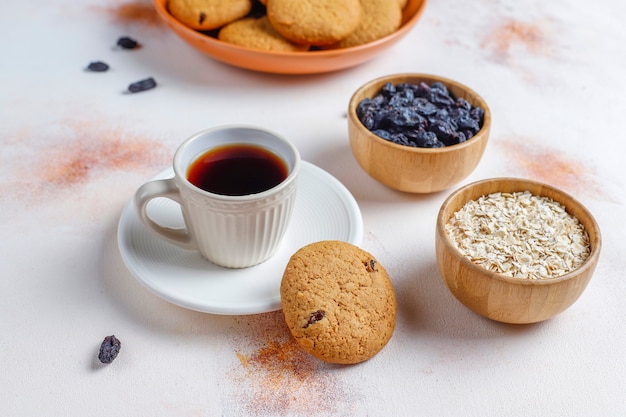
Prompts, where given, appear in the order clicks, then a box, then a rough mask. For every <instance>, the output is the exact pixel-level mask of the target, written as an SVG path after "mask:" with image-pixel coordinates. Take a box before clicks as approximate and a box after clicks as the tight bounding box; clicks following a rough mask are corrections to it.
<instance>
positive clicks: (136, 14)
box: [106, 0, 161, 26]
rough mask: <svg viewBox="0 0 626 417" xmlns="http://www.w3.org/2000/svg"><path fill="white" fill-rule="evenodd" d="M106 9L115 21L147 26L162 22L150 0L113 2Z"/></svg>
mask: <svg viewBox="0 0 626 417" xmlns="http://www.w3.org/2000/svg"><path fill="white" fill-rule="evenodd" d="M106 11H107V12H108V13H109V14H110V15H111V16H112V17H113V19H114V21H115V22H117V23H121V24H125V25H130V24H134V23H140V24H144V25H147V26H156V25H159V24H160V23H161V21H160V19H159V16H158V14H157V12H156V10H155V9H154V6H153V5H152V2H151V1H150V0H144V1H141V0H137V1H131V2H125V3H121V4H113V5H110V6H108V7H107V9H106Z"/></svg>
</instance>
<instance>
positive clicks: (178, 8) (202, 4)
mask: <svg viewBox="0 0 626 417" xmlns="http://www.w3.org/2000/svg"><path fill="white" fill-rule="evenodd" d="M168 9H169V12H170V13H171V14H172V16H174V17H175V18H176V19H178V20H179V21H180V22H181V23H184V24H185V25H186V26H188V27H190V28H192V29H196V30H213V29H217V28H220V27H222V26H224V25H226V24H228V23H231V22H234V21H235V20H237V19H240V18H242V17H244V16H246V15H247V14H248V13H250V10H251V9H252V0H169V2H168Z"/></svg>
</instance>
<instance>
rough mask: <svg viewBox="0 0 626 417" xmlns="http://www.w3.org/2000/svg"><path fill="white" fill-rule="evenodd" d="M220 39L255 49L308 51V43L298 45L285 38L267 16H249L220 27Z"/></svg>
mask: <svg viewBox="0 0 626 417" xmlns="http://www.w3.org/2000/svg"><path fill="white" fill-rule="evenodd" d="M218 39H219V40H221V41H223V42H228V43H232V44H235V45H239V46H245V47H248V48H254V49H263V50H265V51H283V52H295V51H307V50H308V49H309V47H308V46H307V45H298V44H295V43H293V42H290V41H288V40H287V39H285V38H284V37H283V36H282V35H281V34H280V33H278V32H276V30H275V29H274V27H273V26H272V25H271V24H270V22H269V20H268V19H267V16H263V17H260V18H258V19H255V18H253V17H248V18H245V19H240V20H237V21H235V22H232V23H229V24H228V25H226V26H224V27H223V28H222V29H220V31H219V34H218Z"/></svg>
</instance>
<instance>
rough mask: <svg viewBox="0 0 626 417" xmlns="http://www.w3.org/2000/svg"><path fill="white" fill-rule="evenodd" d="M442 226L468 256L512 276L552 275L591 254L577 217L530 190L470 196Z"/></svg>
mask: <svg viewBox="0 0 626 417" xmlns="http://www.w3.org/2000/svg"><path fill="white" fill-rule="evenodd" d="M445 229H446V232H447V233H448V236H449V237H450V239H451V240H452V242H453V243H454V244H455V246H456V247H457V249H459V251H460V252H461V253H462V254H463V255H464V256H465V257H466V258H467V259H469V260H470V261H472V262H474V263H475V264H478V265H480V266H482V267H484V268H486V269H488V270H490V271H493V272H497V273H500V274H503V275H506V276H509V277H514V278H528V279H546V278H554V277H557V276H560V275H563V274H566V273H568V272H570V271H572V270H574V269H576V268H578V267H579V266H580V265H581V264H582V263H583V262H584V261H585V260H586V259H587V258H588V257H589V254H590V245H589V235H588V234H587V232H586V231H585V229H584V227H583V225H582V224H580V222H579V221H578V219H577V218H576V217H573V216H571V215H570V214H569V213H567V212H566V211H565V208H564V207H563V206H562V205H561V204H559V203H557V202H555V201H553V200H551V199H550V198H547V197H540V196H535V195H532V194H531V193H530V192H529V191H524V192H516V193H493V194H490V195H488V196H482V197H480V198H478V199H477V200H473V201H469V202H468V203H466V204H465V206H463V207H462V208H461V209H460V210H459V211H457V212H456V213H455V214H454V215H453V216H452V217H451V218H450V220H449V221H448V223H447V224H446V226H445Z"/></svg>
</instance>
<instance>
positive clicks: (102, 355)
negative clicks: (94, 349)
mask: <svg viewBox="0 0 626 417" xmlns="http://www.w3.org/2000/svg"><path fill="white" fill-rule="evenodd" d="M121 347H122V342H120V340H119V339H118V338H117V337H115V336H114V335H111V336H107V337H105V338H104V340H103V341H102V344H101V345H100V352H99V353H98V359H100V362H102V363H111V362H113V360H114V359H115V358H116V357H117V354H118V353H119V352H120V348H121Z"/></svg>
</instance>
